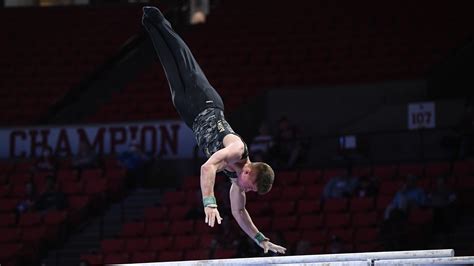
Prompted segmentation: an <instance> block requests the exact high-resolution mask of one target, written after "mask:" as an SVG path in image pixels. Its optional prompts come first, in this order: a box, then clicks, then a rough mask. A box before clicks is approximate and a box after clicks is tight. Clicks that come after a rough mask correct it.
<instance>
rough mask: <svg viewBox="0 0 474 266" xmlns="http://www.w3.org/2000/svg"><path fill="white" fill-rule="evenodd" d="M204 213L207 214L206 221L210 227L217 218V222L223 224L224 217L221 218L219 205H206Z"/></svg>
mask: <svg viewBox="0 0 474 266" xmlns="http://www.w3.org/2000/svg"><path fill="white" fill-rule="evenodd" d="M204 213H205V215H206V219H205V220H204V222H205V223H206V224H208V225H209V226H210V227H214V223H215V221H216V219H217V223H218V224H221V222H222V218H221V215H220V214H219V211H218V210H217V206H216V207H211V206H207V207H204Z"/></svg>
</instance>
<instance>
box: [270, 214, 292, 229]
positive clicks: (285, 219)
mask: <svg viewBox="0 0 474 266" xmlns="http://www.w3.org/2000/svg"><path fill="white" fill-rule="evenodd" d="M296 224H297V217H296V216H293V215H292V216H277V218H276V219H275V220H274V221H273V223H272V230H273V231H275V232H280V231H286V230H292V229H294V228H295V227H296Z"/></svg>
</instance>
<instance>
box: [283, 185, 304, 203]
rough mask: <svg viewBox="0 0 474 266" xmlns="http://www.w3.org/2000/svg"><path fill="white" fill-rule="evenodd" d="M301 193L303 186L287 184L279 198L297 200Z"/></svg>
mask: <svg viewBox="0 0 474 266" xmlns="http://www.w3.org/2000/svg"><path fill="white" fill-rule="evenodd" d="M303 193H304V186H288V187H286V188H285V189H284V190H283V191H282V193H281V198H282V199H285V200H287V201H288V200H290V201H292V200H298V199H299V198H301V197H302V196H303Z"/></svg>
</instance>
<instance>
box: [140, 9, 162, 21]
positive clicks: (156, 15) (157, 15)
mask: <svg viewBox="0 0 474 266" xmlns="http://www.w3.org/2000/svg"><path fill="white" fill-rule="evenodd" d="M163 19H164V17H163V14H162V13H161V11H160V10H159V9H158V8H156V7H154V6H145V7H143V18H142V22H145V20H147V21H148V22H151V23H153V24H158V23H160V22H162V21H163Z"/></svg>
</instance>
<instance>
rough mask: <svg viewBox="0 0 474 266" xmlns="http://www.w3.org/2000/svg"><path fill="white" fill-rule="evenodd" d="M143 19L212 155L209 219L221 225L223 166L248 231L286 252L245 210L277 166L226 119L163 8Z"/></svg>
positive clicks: (206, 193)
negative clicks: (251, 148)
mask: <svg viewBox="0 0 474 266" xmlns="http://www.w3.org/2000/svg"><path fill="white" fill-rule="evenodd" d="M142 24H143V26H144V27H145V29H146V30H147V32H148V34H149V35H150V38H151V40H152V43H153V46H154V48H155V51H156V53H157V55H158V57H159V59H160V61H161V64H162V66H163V68H164V71H165V74H166V77H167V79H168V84H169V87H170V90H171V96H172V101H173V105H174V106H175V108H176V110H177V112H178V113H179V115H180V116H181V118H182V119H183V120H184V122H185V123H186V125H187V126H189V127H190V128H191V129H192V130H193V132H194V134H195V137H196V140H197V143H198V145H199V147H200V148H201V149H202V150H203V152H204V153H205V155H206V156H207V158H208V159H207V161H206V162H205V163H204V164H203V165H202V166H201V192H202V198H203V205H204V213H205V223H207V224H208V225H209V226H211V227H213V226H214V224H215V222H216V221H217V223H218V224H220V223H221V221H222V218H221V216H220V214H219V211H218V210H217V202H216V198H215V196H214V183H215V178H216V173H217V172H221V171H222V172H224V174H226V175H227V176H228V177H229V178H230V180H231V181H232V182H231V183H232V185H231V187H230V192H229V197H230V203H231V209H232V215H233V216H234V218H235V220H236V221H237V223H238V224H239V226H240V227H241V228H242V230H243V231H244V232H245V233H246V234H247V235H248V236H249V237H251V238H252V239H254V241H255V242H256V243H257V244H258V245H259V246H260V247H261V248H263V250H264V252H265V253H267V252H268V251H269V250H270V251H273V252H275V253H285V251H286V248H284V247H282V246H279V245H275V244H273V243H272V242H270V240H269V239H268V238H266V237H265V236H264V235H263V234H262V233H261V232H259V231H258V229H257V227H256V226H255V225H254V224H253V222H252V219H251V218H250V215H249V213H248V212H247V210H246V209H245V201H246V198H245V193H246V192H249V191H254V192H258V193H259V194H265V193H267V192H269V191H270V189H271V188H272V185H273V180H274V176H275V174H274V172H273V169H272V168H271V167H270V166H269V165H268V164H266V163H260V162H258V163H253V162H251V161H250V159H249V156H248V149H247V145H246V144H245V142H244V141H243V140H242V138H241V137H240V136H239V135H237V134H236V133H235V132H234V131H233V130H232V128H231V127H230V125H229V123H227V121H226V120H225V118H224V104H223V102H222V99H221V97H220V95H219V94H218V93H217V92H216V90H215V89H214V88H213V87H212V86H211V85H210V84H209V81H208V80H207V78H206V76H205V75H204V73H203V71H202V70H201V68H200V67H199V65H198V63H197V62H196V60H195V59H194V57H193V55H192V54H191V51H190V50H189V48H188V46H187V45H186V44H185V43H184V41H183V40H182V39H181V38H180V37H179V36H178V35H177V34H176V32H174V30H173V29H172V27H171V24H170V23H169V21H167V20H166V19H165V17H164V16H163V14H162V13H161V12H160V10H158V9H157V8H155V7H144V8H143V19H142Z"/></svg>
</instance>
